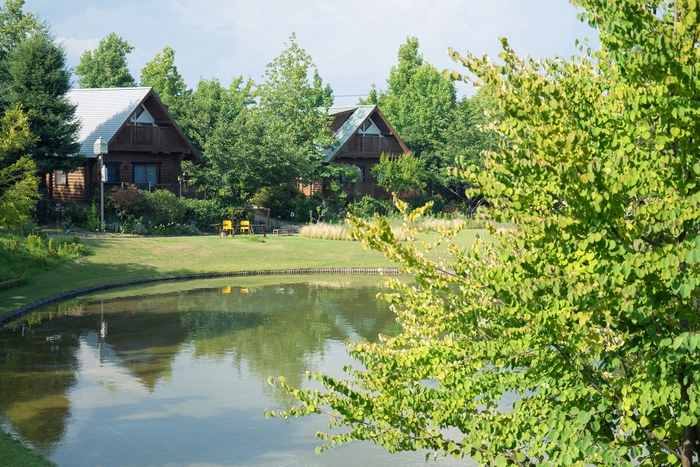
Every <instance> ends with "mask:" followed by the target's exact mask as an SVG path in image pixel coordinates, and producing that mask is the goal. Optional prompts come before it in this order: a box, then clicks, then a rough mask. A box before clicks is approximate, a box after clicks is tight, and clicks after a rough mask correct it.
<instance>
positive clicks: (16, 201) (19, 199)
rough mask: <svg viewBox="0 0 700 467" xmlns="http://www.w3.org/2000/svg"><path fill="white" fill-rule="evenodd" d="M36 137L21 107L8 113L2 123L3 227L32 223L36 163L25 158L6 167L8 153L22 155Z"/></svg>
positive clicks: (0, 206)
mask: <svg viewBox="0 0 700 467" xmlns="http://www.w3.org/2000/svg"><path fill="white" fill-rule="evenodd" d="M32 140H33V137H32V135H31V133H30V132H29V121H28V118H27V115H26V114H25V113H24V112H22V110H21V108H20V107H19V106H16V107H15V108H14V109H11V110H8V111H6V112H5V115H3V117H2V119H0V225H2V226H4V227H17V226H21V225H23V224H25V223H26V222H28V221H29V220H30V219H31V216H32V213H33V211H34V207H35V206H36V201H37V200H38V199H39V192H38V188H39V178H38V177H36V175H35V174H34V173H35V171H36V166H35V164H34V162H33V161H32V160H31V159H30V158H28V157H26V156H22V157H20V158H19V160H17V161H16V162H14V163H6V161H5V158H6V155H7V153H8V152H11V151H12V152H15V151H16V152H19V151H21V150H22V149H23V148H24V145H25V144H27V143H29V142H31V141H32Z"/></svg>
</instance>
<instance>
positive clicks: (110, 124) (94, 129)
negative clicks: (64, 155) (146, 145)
mask: <svg viewBox="0 0 700 467" xmlns="http://www.w3.org/2000/svg"><path fill="white" fill-rule="evenodd" d="M66 97H67V98H68V100H69V101H70V102H71V103H72V104H74V105H75V106H76V110H75V117H76V120H78V121H80V130H79V132H78V142H79V143H80V154H82V155H83V156H86V157H97V156H96V155H95V154H94V153H93V145H94V144H95V141H96V140H97V138H99V137H100V136H101V137H102V139H103V140H104V141H107V142H110V143H111V142H112V140H113V139H114V136H115V135H116V134H117V133H118V132H119V130H120V129H121V128H122V127H123V126H124V125H125V124H126V123H127V122H128V121H129V118H130V117H131V116H132V114H133V113H134V111H135V110H136V109H138V108H139V107H140V106H141V105H142V104H143V105H144V106H146V107H150V108H149V111H150V113H151V114H153V117H154V118H155V121H156V123H161V122H159V119H160V120H161V121H168V123H173V126H174V127H175V128H176V129H177V132H178V133H179V135H180V136H181V137H182V139H183V141H184V142H185V144H186V146H187V147H188V148H189V149H190V150H191V153H192V155H193V157H194V158H195V159H196V160H200V161H201V159H200V157H199V154H197V151H196V150H195V149H194V148H193V147H192V145H191V144H190V142H189V141H188V140H187V137H186V136H185V135H184V134H183V133H182V130H180V127H179V126H178V125H177V124H176V123H175V121H174V120H173V119H172V116H171V115H170V113H169V112H168V111H167V109H166V107H165V106H164V105H163V103H162V102H161V101H160V99H159V98H158V96H157V95H156V93H155V92H154V91H153V89H152V88H150V87H133V88H90V89H71V90H70V91H68V93H67V94H66ZM154 111H155V113H154Z"/></svg>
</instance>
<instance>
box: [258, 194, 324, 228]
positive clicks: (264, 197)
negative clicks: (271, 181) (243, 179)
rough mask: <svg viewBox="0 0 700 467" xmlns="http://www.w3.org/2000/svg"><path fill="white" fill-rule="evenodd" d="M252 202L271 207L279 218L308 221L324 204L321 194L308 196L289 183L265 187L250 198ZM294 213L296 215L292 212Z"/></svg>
mask: <svg viewBox="0 0 700 467" xmlns="http://www.w3.org/2000/svg"><path fill="white" fill-rule="evenodd" d="M250 201H251V203H252V204H254V205H257V206H263V207H266V208H270V215H271V216H272V217H276V218H278V219H284V220H288V221H294V222H295V223H306V222H309V221H310V220H311V215H312V213H316V210H317V208H318V207H319V206H321V205H322V204H321V203H322V200H321V198H320V196H318V195H316V196H306V195H304V194H303V193H301V192H299V191H298V190H297V189H295V188H293V187H291V186H289V185H278V186H270V187H264V188H262V189H261V190H260V191H258V193H257V194H256V195H255V196H254V197H253V198H252V199H251V200H250ZM292 212H293V213H294V217H292V216H291V213H292Z"/></svg>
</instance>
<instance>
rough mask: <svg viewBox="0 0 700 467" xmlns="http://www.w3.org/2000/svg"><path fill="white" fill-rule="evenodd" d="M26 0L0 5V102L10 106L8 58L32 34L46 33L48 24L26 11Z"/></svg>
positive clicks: (4, 105)
mask: <svg viewBox="0 0 700 467" xmlns="http://www.w3.org/2000/svg"><path fill="white" fill-rule="evenodd" d="M23 6H24V0H5V4H4V5H3V6H0V83H2V89H0V104H1V105H2V107H3V108H7V107H8V105H9V104H8V99H9V89H8V82H9V80H10V72H9V70H8V58H9V56H10V53H11V52H12V51H13V50H14V49H15V47H16V46H17V45H18V44H20V43H21V42H23V41H24V40H26V39H27V38H28V37H29V36H30V35H34V34H39V33H46V32H47V31H48V28H47V26H46V25H45V24H44V23H42V22H40V21H39V20H38V18H37V17H36V16H35V15H34V14H32V13H24V11H23V10H22V7H23Z"/></svg>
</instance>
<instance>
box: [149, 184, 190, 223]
mask: <svg viewBox="0 0 700 467" xmlns="http://www.w3.org/2000/svg"><path fill="white" fill-rule="evenodd" d="M139 196H140V198H141V202H140V203H139V205H140V206H139V208H140V209H139V213H140V214H148V215H149V216H150V218H151V221H152V222H153V223H154V224H156V225H160V224H169V223H180V222H183V221H184V219H185V213H186V211H187V208H186V207H185V205H184V204H183V203H181V202H180V200H179V199H178V198H177V196H175V195H174V194H173V193H172V192H170V191H168V190H156V191H154V192H148V191H141V192H140V194H139Z"/></svg>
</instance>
